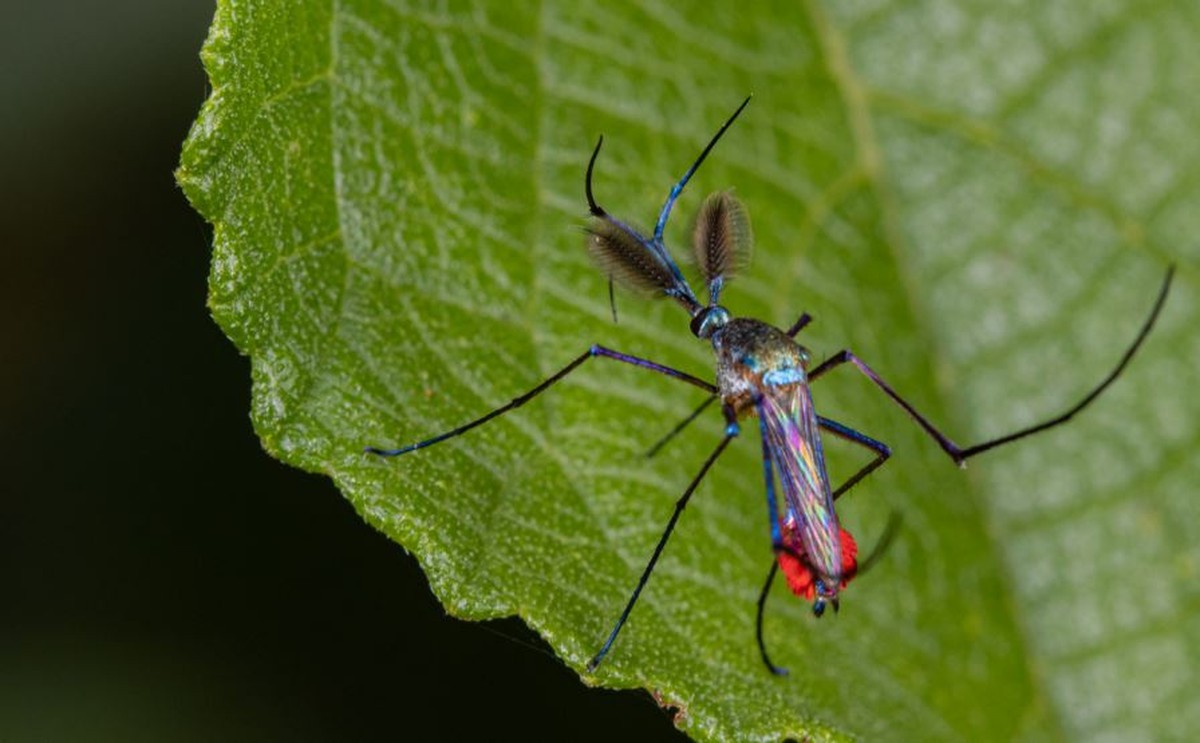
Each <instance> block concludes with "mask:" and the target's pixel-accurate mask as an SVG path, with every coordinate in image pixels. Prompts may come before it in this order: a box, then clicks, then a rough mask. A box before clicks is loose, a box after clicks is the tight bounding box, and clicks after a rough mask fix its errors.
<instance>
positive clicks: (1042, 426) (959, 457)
mask: <svg viewBox="0 0 1200 743" xmlns="http://www.w3.org/2000/svg"><path fill="white" fill-rule="evenodd" d="M1174 274H1175V267H1174V266H1171V267H1170V268H1169V269H1167V275H1166V278H1165V279H1163V284H1162V289H1160V290H1159V293H1158V299H1157V300H1155V302H1154V307H1153V308H1152V309H1151V310H1150V316H1149V317H1147V318H1146V321H1145V323H1143V324H1142V328H1141V330H1139V331H1138V334H1137V336H1135V337H1134V339H1133V343H1131V344H1130V345H1129V347H1128V348H1126V349H1125V353H1124V355H1123V356H1121V360H1120V361H1119V362H1118V363H1117V365H1116V367H1115V368H1114V369H1113V370H1112V371H1110V372H1109V373H1108V376H1106V377H1105V378H1104V379H1103V380H1102V381H1101V382H1100V384H1098V385H1096V387H1094V388H1093V389H1092V391H1091V392H1089V393H1087V394H1086V395H1084V397H1083V399H1082V400H1080V401H1079V402H1077V403H1076V404H1075V405H1073V406H1072V407H1071V408H1070V409H1068V410H1067V411H1066V412H1064V413H1061V414H1060V415H1057V416H1055V417H1053V418H1050V419H1048V420H1045V421H1042V422H1041V423H1037V424H1035V425H1032V426H1028V427H1026V428H1022V429H1020V430H1019V431H1014V432H1013V433H1010V434H1007V435H1004V436H1000V437H998V438H994V439H989V440H987V441H984V442H982V443H979V444H975V445H974V446H968V447H960V446H959V445H958V444H956V443H954V442H953V441H951V440H950V439H949V438H947V437H946V436H945V434H943V433H942V432H941V431H939V430H938V429H937V428H936V427H935V426H934V425H933V424H932V423H930V422H929V420H928V419H926V418H925V416H923V415H921V414H920V413H918V412H917V410H916V408H914V407H913V406H912V405H909V404H908V402H907V401H906V400H904V398H902V397H900V395H898V394H897V393H896V391H895V390H893V389H892V387H891V385H889V384H888V383H887V382H885V381H883V379H882V378H881V377H880V376H879V375H878V374H876V373H875V371H874V370H873V369H871V367H869V366H867V364H866V362H865V361H863V360H862V359H860V358H858V357H857V356H855V355H854V354H853V353H851V352H850V351H849V350H842V351H839V352H838V353H836V354H834V355H833V356H832V357H830V358H829V359H827V360H826V361H825V362H824V363H822V364H821V365H820V366H818V367H817V368H815V369H813V370H812V372H811V373H809V375H808V378H809V380H810V381H815V380H816V379H818V378H819V377H820V376H821V375H823V374H824V373H825V372H827V371H830V370H831V369H833V368H835V367H837V366H841V365H842V364H845V363H846V362H849V363H851V364H854V365H855V366H856V367H858V370H859V371H861V372H862V373H863V374H864V375H866V377H867V378H868V379H870V380H871V381H872V382H874V383H875V385H876V386H877V387H879V389H881V390H883V391H884V393H885V394H886V395H887V396H888V397H890V398H892V400H893V401H894V402H895V403H896V404H897V405H899V406H900V407H902V408H904V411H905V412H906V413H908V415H909V416H910V417H911V418H912V419H913V420H915V421H916V422H917V424H918V425H920V426H921V428H923V429H925V432H926V433H927V434H929V435H930V436H931V437H932V438H933V439H934V440H935V441H937V443H938V445H939V446H941V447H942V451H944V452H946V454H947V455H948V456H949V457H950V458H951V459H953V460H954V461H955V462H956V463H957V464H959V465H962V464H963V462H965V461H966V460H967V459H969V458H971V457H973V456H975V455H976V454H982V453H983V452H985V451H988V450H989V449H994V448H996V447H998V446H1003V445H1004V444H1008V443H1011V442H1013V441H1017V440H1019V439H1023V438H1025V437H1026V436H1032V435H1033V434H1035V433H1040V432H1042V431H1045V430H1047V429H1050V428H1054V427H1055V426H1059V425H1062V424H1063V423H1066V422H1067V421H1069V420H1070V419H1071V418H1072V417H1074V415H1075V414H1076V413H1078V412H1079V411H1081V410H1083V409H1084V408H1086V407H1087V406H1088V405H1090V404H1091V403H1092V401H1093V400H1095V399H1096V398H1097V397H1099V396H1100V394H1101V393H1103V392H1104V390H1106V389H1108V387H1109V385H1111V384H1112V383H1113V382H1114V381H1116V379H1117V377H1119V376H1120V375H1121V372H1123V371H1124V370H1125V367H1126V366H1128V365H1129V362H1130V360H1132V359H1133V356H1134V354H1135V353H1137V350H1138V349H1139V348H1140V347H1141V345H1142V343H1143V342H1144V341H1145V340H1146V337H1147V336H1149V335H1150V330H1151V329H1152V328H1153V327H1154V323H1155V321H1156V320H1157V319H1158V315H1159V313H1160V312H1161V311H1162V308H1163V304H1164V303H1165V302H1166V301H1167V292H1168V291H1169V290H1170V288H1171V278H1172V277H1173V276H1174Z"/></svg>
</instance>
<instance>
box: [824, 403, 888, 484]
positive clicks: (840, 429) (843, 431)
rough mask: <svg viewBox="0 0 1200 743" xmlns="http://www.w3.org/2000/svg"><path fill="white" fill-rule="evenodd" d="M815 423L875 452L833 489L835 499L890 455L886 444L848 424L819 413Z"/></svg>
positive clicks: (880, 464) (839, 436) (877, 467)
mask: <svg viewBox="0 0 1200 743" xmlns="http://www.w3.org/2000/svg"><path fill="white" fill-rule="evenodd" d="M817 423H818V424H820V426H821V428H824V429H825V430H826V431H829V432H830V433H832V434H833V435H834V436H837V437H838V438H842V439H845V440H846V441H849V442H851V443H854V444H858V445H859V446H864V447H866V448H868V449H870V450H872V451H873V452H875V458H874V459H873V460H871V461H870V462H868V463H867V465H866V466H865V467H863V468H862V469H860V470H859V471H858V472H856V473H854V475H853V476H852V477H851V478H850V479H849V480H847V481H845V482H844V483H842V484H841V485H840V486H839V487H838V489H837V490H835V491H833V499H834V500H837V499H838V498H840V497H841V496H842V494H843V493H845V492H846V491H847V490H849V489H850V488H852V487H854V486H855V485H857V484H858V483H859V481H861V480H862V479H863V478H864V477H866V476H867V475H869V474H871V473H872V472H874V471H875V470H877V469H879V467H880V466H882V465H883V463H884V462H886V461H887V459H888V457H890V456H892V450H891V449H890V448H889V447H888V445H887V444H885V443H883V442H882V441H879V440H877V439H873V438H871V437H870V436H867V435H866V434H862V433H859V432H858V431H855V430H854V429H853V428H850V427H849V426H844V425H842V424H841V423H838V422H837V421H835V420H830V419H829V418H823V417H821V416H819V415H818V416H817Z"/></svg>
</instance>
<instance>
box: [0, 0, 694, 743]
mask: <svg viewBox="0 0 1200 743" xmlns="http://www.w3.org/2000/svg"><path fill="white" fill-rule="evenodd" d="M212 10H213V4H212V3H210V2H198V1H196V0H192V1H190V2H162V0H110V2H107V3H83V2H75V3H51V4H37V3H8V4H5V6H4V7H3V9H0V101H3V103H2V104H0V106H2V113H0V154H2V157H0V164H2V165H0V210H2V211H0V245H2V246H3V249H4V260H3V269H2V270H0V301H2V302H3V311H2V312H0V341H2V344H3V345H2V346H0V349H2V350H0V359H2V361H0V452H2V454H0V461H3V462H4V464H5V466H4V468H3V479H2V480H0V482H2V483H3V484H2V485H0V492H2V493H3V495H2V496H0V591H2V594H0V741H4V742H5V743H8V742H9V741H27V740H29V741H33V740H36V741H42V740H72V741H83V740H172V741H179V740H215V739H221V740H265V739H276V740H281V739H287V740H335V739H336V740H380V739H403V738H409V737H414V736H417V735H419V736H422V737H424V736H425V735H428V734H431V733H434V734H438V735H439V736H440V737H452V738H461V737H466V736H471V737H481V738H500V737H517V736H520V737H534V738H547V737H549V738H559V737H562V738H571V739H576V740H578V739H593V740H607V739H611V738H614V737H617V736H623V737H626V738H634V739H643V738H675V737H679V736H678V734H677V733H675V731H674V729H673V728H672V726H671V724H670V720H669V717H668V715H667V714H666V713H664V712H663V711H661V710H659V709H658V708H657V706H656V705H655V704H654V703H653V701H652V700H651V699H650V697H649V696H648V695H646V694H644V693H641V692H637V693H634V692H624V693H616V692H609V691H601V690H590V689H587V688H585V687H584V686H583V685H582V684H581V683H580V682H579V680H578V678H577V676H576V675H575V674H574V673H573V672H572V671H570V670H569V669H567V668H566V667H564V666H563V665H562V664H561V663H560V662H559V661H558V660H557V659H555V658H554V657H553V656H552V655H550V654H549V653H548V652H547V651H545V649H544V647H543V646H542V645H541V644H540V643H539V642H538V641H537V640H536V639H535V638H532V637H531V636H530V634H529V633H528V632H527V631H526V630H525V629H524V628H523V626H522V625H521V624H520V623H519V622H516V621H515V620H509V621H504V622H497V623H493V624H491V625H489V626H482V625H476V624H469V623H464V622H459V621H457V620H454V619H450V618H447V617H445V616H444V614H443V612H442V609H441V607H440V605H439V604H438V603H437V601H436V600H435V599H434V598H433V596H432V594H431V593H430V592H429V588H428V586H427V584H426V582H425V579H424V577H423V576H422V575H421V573H420V571H419V570H418V568H417V566H416V563H415V561H414V560H413V559H412V558H411V557H409V556H408V555H407V554H406V553H405V552H404V551H403V550H402V549H401V548H400V547H399V546H397V545H395V544H392V543H390V542H389V541H388V540H386V539H385V538H384V537H383V536H381V535H380V534H378V533H377V532H375V531H374V530H373V529H371V528H370V527H368V526H366V525H365V524H364V523H363V522H362V521H360V520H359V519H358V517H357V516H356V515H355V514H354V512H353V510H352V509H351V507H350V506H349V504H348V503H347V502H346V501H345V500H343V499H342V497H341V495H340V494H339V493H338V492H337V491H336V490H335V489H334V488H333V487H332V485H330V483H329V482H327V481H326V480H324V479H322V478H319V477H314V476H310V475H306V474H304V473H301V472H298V471H295V470H292V469H289V468H288V467H285V466H283V465H281V464H279V463H278V462H276V461H274V460H272V459H271V458H269V457H268V456H267V455H266V454H264V453H263V451H262V450H261V449H260V447H259V444H258V441H257V439H256V438H255V436H254V433H253V431H252V430H251V426H250V421H249V418H248V409H249V398H250V389H249V368H248V363H247V361H246V360H245V359H244V358H241V357H240V356H239V355H238V353H237V351H236V350H235V349H234V347H233V346H232V345H231V344H230V343H229V342H228V341H227V340H226V339H225V338H224V336H223V335H222V334H221V332H220V331H219V330H218V328H217V327H216V325H214V324H213V322H212V321H211V319H210V318H209V316H208V312H207V310H206V308H205V280H206V274H207V270H208V260H209V240H210V231H209V228H208V226H207V225H206V224H205V223H204V222H203V221H202V220H201V219H200V218H199V217H198V216H197V215H196V214H195V213H194V212H193V211H192V210H191V209H190V208H189V206H188V205H187V203H186V202H185V201H184V199H183V196H182V194H181V193H180V191H179V189H178V188H176V186H175V183H174V181H173V178H172V170H173V169H174V168H175V165H176V162H177V159H178V155H179V148H180V144H181V143H182V141H183V138H184V136H185V134H186V132H187V129H188V126H189V124H190V123H191V120H192V119H193V117H194V116H195V114H196V112H197V110H198V108H199V106H200V104H201V103H202V101H203V100H204V97H205V95H206V93H207V87H206V83H205V77H204V73H203V70H202V68H201V65H200V61H199V57H198V53H199V49H200V45H201V42H202V41H203V39H204V35H205V33H206V30H207V26H208V22H209V20H210V18H211V15H212Z"/></svg>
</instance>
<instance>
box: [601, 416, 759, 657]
mask: <svg viewBox="0 0 1200 743" xmlns="http://www.w3.org/2000/svg"><path fill="white" fill-rule="evenodd" d="M731 414H732V413H731V411H727V415H726V420H727V421H728V424H727V425H726V427H725V436H724V438H722V439H721V443H719V444H717V448H716V449H714V450H713V453H712V454H709V455H708V459H706V460H704V466H702V467H701V468H700V471H699V472H698V473H696V476H695V477H694V478H692V482H691V483H690V484H689V485H688V486H687V490H684V491H683V495H681V496H679V500H677V501H675V512H674V513H672V514H671V519H670V520H669V521H668V522H667V528H666V529H664V530H663V533H662V536H660V537H659V538H658V544H657V545H655V547H654V553H653V554H651V555H650V561H649V562H648V563H646V568H645V569H644V570H643V571H642V576H641V577H640V578H638V582H637V587H636V588H634V589H633V595H632V596H630V597H629V602H628V603H626V604H625V609H624V610H623V611H622V612H621V616H620V617H619V618H618V619H617V623H616V624H615V625H613V628H612V632H609V633H608V639H606V640H605V641H604V645H602V646H601V647H600V651H599V652H597V653H596V655H595V657H593V658H592V659H591V660H590V661H588V664H587V670H588V673H591V672H592V671H595V670H596V667H597V666H599V665H600V663H601V662H602V661H603V660H604V657H605V656H606V655H608V651H609V650H610V649H611V648H612V645H613V642H615V641H616V639H617V635H618V634H619V633H620V632H621V628H622V627H624V626H625V620H627V619H629V613H630V612H631V611H633V605H634V604H636V603H637V600H638V597H639V596H640V595H641V594H642V589H643V588H645V587H646V581H648V580H650V573H652V572H654V566H655V565H656V564H657V563H658V558H659V555H661V554H662V551H663V548H664V547H666V546H667V540H668V539H670V538H671V533H672V532H673V531H675V523H676V522H677V521H679V516H680V514H682V513H683V509H684V508H686V507H687V504H688V501H689V500H691V497H692V493H694V492H695V491H696V487H697V486H699V485H700V481H701V480H703V479H704V476H705V475H706V474H708V470H709V468H711V467H712V465H713V463H714V462H716V461H717V457H719V456H721V452H723V451H725V447H727V446H729V442H730V441H732V440H733V439H734V437H736V436H737V435H738V433H739V430H738V425H737V421H736V419H734V418H731V417H730V416H731Z"/></svg>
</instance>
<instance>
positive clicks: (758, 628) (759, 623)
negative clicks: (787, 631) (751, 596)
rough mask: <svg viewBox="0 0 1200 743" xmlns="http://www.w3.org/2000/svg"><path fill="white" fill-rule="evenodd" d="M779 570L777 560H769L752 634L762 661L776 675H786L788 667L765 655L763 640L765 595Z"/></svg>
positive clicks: (765, 648) (768, 593) (765, 646)
mask: <svg viewBox="0 0 1200 743" xmlns="http://www.w3.org/2000/svg"><path fill="white" fill-rule="evenodd" d="M778 571H779V560H772V561H771V569H770V570H769V571H767V580H766V581H765V582H764V583H763V587H762V592H761V593H759V594H758V617H757V618H756V619H755V621H754V635H755V637H756V638H757V639H758V652H759V653H761V654H762V660H763V663H765V664H766V666H767V669H768V670H769V671H770V672H771V673H773V674H775V675H776V676H786V675H788V669H786V668H784V667H783V666H777V665H775V664H774V663H772V662H771V657H770V656H769V655H767V645H766V643H765V642H763V614H764V613H765V612H766V606H767V596H769V595H770V594H771V584H772V583H774V582H775V573H776V572H778Z"/></svg>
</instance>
